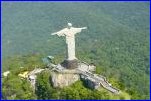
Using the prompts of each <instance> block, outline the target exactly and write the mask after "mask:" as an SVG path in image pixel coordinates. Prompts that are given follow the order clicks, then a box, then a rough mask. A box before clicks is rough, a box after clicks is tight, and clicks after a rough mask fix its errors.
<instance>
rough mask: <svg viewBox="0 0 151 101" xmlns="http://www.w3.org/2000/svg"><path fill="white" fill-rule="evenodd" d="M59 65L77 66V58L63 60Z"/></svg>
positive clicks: (68, 67) (72, 67)
mask: <svg viewBox="0 0 151 101" xmlns="http://www.w3.org/2000/svg"><path fill="white" fill-rule="evenodd" d="M61 65H62V66H63V67H65V68H67V69H74V68H78V60H76V59H75V60H64V61H63V62H62V63H61Z"/></svg>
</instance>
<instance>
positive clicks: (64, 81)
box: [51, 72, 80, 88]
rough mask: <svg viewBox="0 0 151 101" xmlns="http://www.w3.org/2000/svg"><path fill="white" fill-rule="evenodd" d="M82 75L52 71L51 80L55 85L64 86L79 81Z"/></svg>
mask: <svg viewBox="0 0 151 101" xmlns="http://www.w3.org/2000/svg"><path fill="white" fill-rule="evenodd" d="M79 79H80V76H79V75H78V74H64V73H57V72H52V73H51V81H52V86H53V87H59V88H63V87H65V86H69V85H71V84H73V83H74V82H76V81H78V80H79Z"/></svg>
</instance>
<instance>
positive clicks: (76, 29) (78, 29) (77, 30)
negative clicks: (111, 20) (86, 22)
mask: <svg viewBox="0 0 151 101" xmlns="http://www.w3.org/2000/svg"><path fill="white" fill-rule="evenodd" d="M74 29H75V32H76V33H80V32H81V30H82V29H87V27H82V28H74Z"/></svg>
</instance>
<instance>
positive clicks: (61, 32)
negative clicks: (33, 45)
mask: <svg viewBox="0 0 151 101" xmlns="http://www.w3.org/2000/svg"><path fill="white" fill-rule="evenodd" d="M51 35H58V36H64V29H63V30H61V31H58V32H54V33H52V34H51Z"/></svg>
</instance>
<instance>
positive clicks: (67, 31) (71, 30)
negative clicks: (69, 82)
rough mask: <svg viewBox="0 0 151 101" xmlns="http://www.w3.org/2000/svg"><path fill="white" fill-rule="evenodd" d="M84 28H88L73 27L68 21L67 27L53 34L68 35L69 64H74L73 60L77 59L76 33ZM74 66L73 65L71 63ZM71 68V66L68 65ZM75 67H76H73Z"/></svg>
mask: <svg viewBox="0 0 151 101" xmlns="http://www.w3.org/2000/svg"><path fill="white" fill-rule="evenodd" d="M82 29H87V27H82V28H75V27H72V24H71V23H68V26H67V28H64V29H62V30H61V31H58V32H55V33H52V34H51V35H58V36H65V37H66V44H67V50H68V54H67V57H68V58H67V60H66V62H67V64H69V65H70V64H72V62H73V61H75V60H77V58H76V56H75V34H77V33H80V32H81V30H82ZM71 66H73V65H71ZM68 68H70V66H69V67H68ZM71 68H74V67H71Z"/></svg>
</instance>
